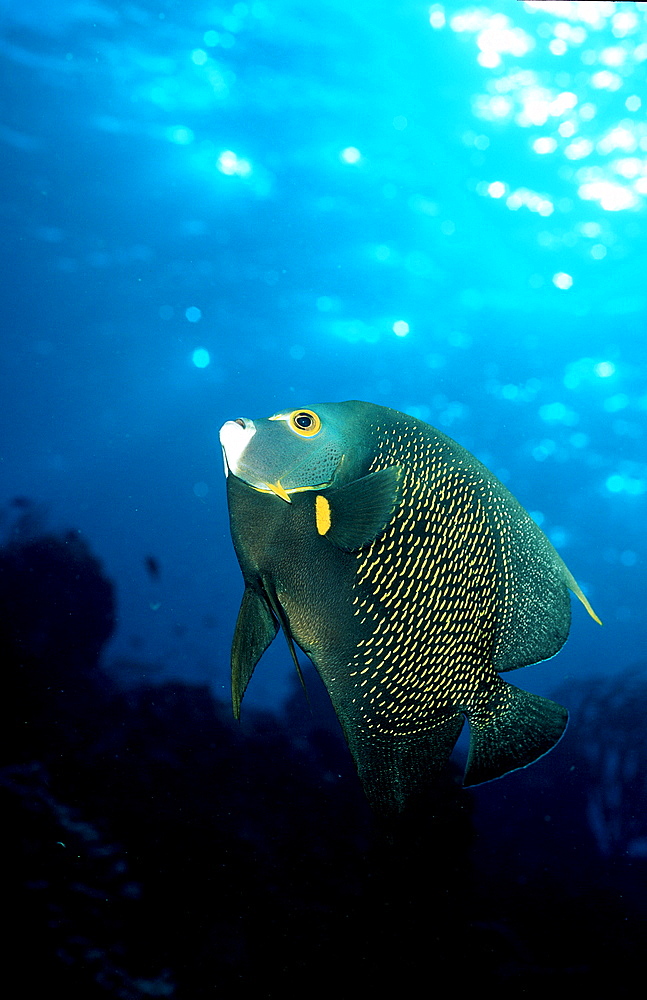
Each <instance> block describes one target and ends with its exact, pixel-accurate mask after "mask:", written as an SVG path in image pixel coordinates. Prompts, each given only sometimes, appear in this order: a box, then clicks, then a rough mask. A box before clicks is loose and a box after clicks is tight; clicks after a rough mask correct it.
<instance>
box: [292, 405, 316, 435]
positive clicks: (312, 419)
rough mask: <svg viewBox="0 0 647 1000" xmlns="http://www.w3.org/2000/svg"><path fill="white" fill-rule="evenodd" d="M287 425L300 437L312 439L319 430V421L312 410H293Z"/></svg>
mask: <svg viewBox="0 0 647 1000" xmlns="http://www.w3.org/2000/svg"><path fill="white" fill-rule="evenodd" d="M288 423H289V424H290V427H291V428H292V430H293V431H296V433H297V434H300V435H301V437H314V435H315V434H317V433H318V432H319V431H320V429H321V420H320V419H319V417H318V416H317V414H316V413H315V412H314V410H295V411H294V412H293V413H291V414H290V416H289V419H288Z"/></svg>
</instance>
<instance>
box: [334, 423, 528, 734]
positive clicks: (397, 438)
mask: <svg viewBox="0 0 647 1000" xmlns="http://www.w3.org/2000/svg"><path fill="white" fill-rule="evenodd" d="M413 435H415V432H412V433H411V434H405V435H403V434H392V436H391V438H390V439H388V438H387V439H386V440H383V441H382V447H381V448H380V449H379V450H378V453H377V454H376V455H375V457H374V459H373V462H372V464H371V468H370V471H371V472H375V471H379V470H380V469H383V468H386V467H388V466H389V465H393V464H398V463H400V464H402V465H403V466H404V467H405V475H404V477H403V484H402V499H401V505H400V508H399V510H398V511H397V513H396V514H395V516H394V518H393V519H392V522H391V524H390V525H389V527H388V528H387V530H386V532H385V534H384V535H382V536H381V537H380V538H378V539H377V540H376V541H374V542H373V543H372V544H371V545H370V546H368V547H367V548H366V549H363V550H360V552H359V553H358V554H357V578H356V584H357V586H358V587H360V588H361V589H362V590H363V589H364V588H368V589H369V593H370V594H371V595H372V596H373V597H374V599H375V600H374V602H373V603H371V604H370V606H369V607H367V606H366V605H367V601H368V598H366V597H365V598H364V600H361V601H360V594H358V595H357V596H356V597H355V602H359V607H358V608H357V610H356V612H355V613H356V614H358V613H359V614H360V615H361V618H360V625H366V626H367V627H368V628H369V629H371V632H370V634H369V635H368V637H365V638H363V639H362V640H360V641H359V642H358V645H357V650H356V653H355V655H354V657H353V659H352V661H351V663H350V664H349V665H348V666H349V676H350V677H355V676H357V674H358V672H359V673H360V674H362V675H363V674H365V672H366V670H367V666H366V665H367V664H369V663H374V662H375V666H374V668H373V670H372V671H371V676H370V680H371V681H378V683H376V684H373V686H372V687H371V688H368V687H366V684H367V683H368V680H369V678H365V679H364V680H363V681H362V682H361V684H360V688H361V690H360V692H359V693H360V694H361V697H362V700H363V702H364V705H365V710H364V713H363V722H364V726H365V728H366V729H368V730H373V729H375V728H377V729H379V731H381V732H388V733H390V734H392V735H394V736H407V735H412V734H413V733H416V732H419V731H421V730H422V729H429V728H432V727H433V725H434V723H435V722H442V721H443V720H444V717H445V715H446V713H449V712H455V711H457V710H459V711H460V710H461V709H463V710H465V709H468V708H470V707H472V705H473V704H474V699H475V697H478V692H479V688H483V687H484V685H485V684H486V682H487V680H488V679H489V676H490V675H491V674H492V666H491V653H492V648H493V643H494V639H495V620H496V615H497V613H498V587H499V579H498V576H497V573H496V572H495V567H496V549H495V543H494V540H493V537H492V533H491V530H490V527H489V525H488V521H487V517H486V513H485V509H484V503H486V502H487V500H488V497H487V495H483V491H482V499H478V498H475V497H474V496H473V495H472V494H471V493H470V491H469V490H467V489H466V488H465V487H466V486H467V485H469V475H468V473H467V472H466V471H465V469H464V468H459V467H452V465H451V464H448V462H447V456H446V455H441V454H439V453H438V449H437V448H436V447H434V445H433V444H432V443H431V442H428V441H427V440H425V439H424V437H423V436H422V435H420V436H417V435H416V436H415V437H414V436H413ZM412 454H413V462H412V461H411V457H410V456H411V455H412ZM407 456H409V463H408V465H407V463H406V459H407ZM489 499H490V501H491V500H492V498H491V496H490V497H489ZM497 514H498V519H497V520H498V522H500V523H499V527H500V530H501V532H502V533H503V534H504V533H505V531H506V530H508V531H509V525H508V524H507V523H506V521H505V518H504V517H503V515H502V513H501V511H500V510H499V511H498V512H497ZM503 573H504V580H505V581H507V583H506V586H507V589H509V573H508V572H507V560H506V559H505V558H504V560H503ZM508 597H513V595H511V594H510V595H508V593H507V591H506V598H508ZM504 603H505V602H504ZM394 612H397V613H396V614H394ZM362 667H363V669H362ZM380 678H382V683H380V682H379V679H380ZM475 692H476V695H475ZM353 700H355V699H353ZM438 713H440V715H439V714H438Z"/></svg>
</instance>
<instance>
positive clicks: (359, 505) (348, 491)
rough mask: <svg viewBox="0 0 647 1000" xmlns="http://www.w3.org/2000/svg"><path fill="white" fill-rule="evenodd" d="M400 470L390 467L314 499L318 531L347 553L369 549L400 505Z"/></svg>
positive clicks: (398, 467) (401, 472) (393, 466)
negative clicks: (364, 546) (365, 547)
mask: <svg viewBox="0 0 647 1000" xmlns="http://www.w3.org/2000/svg"><path fill="white" fill-rule="evenodd" d="M402 475H403V470H402V468H401V467H400V466H399V465H390V466H389V467H388V468H387V469H380V471H379V472H371V473H370V475H368V476H364V477H363V478H362V479H357V480H355V482H354V483H348V485H347V486H341V487H340V488H339V489H333V490H326V491H325V492H323V493H319V494H318V495H317V497H316V499H315V517H316V525H317V531H318V532H319V534H320V535H324V536H325V537H326V538H328V539H329V540H330V541H331V542H332V543H333V545H336V546H337V547H338V548H340V549H344V550H345V551H346V552H353V551H354V550H356V549H361V548H362V546H363V545H369V544H370V542H372V541H373V540H374V539H375V538H377V536H378V535H380V534H381V533H382V532H383V531H384V529H385V528H386V526H387V524H388V523H389V521H390V520H391V518H392V516H393V514H394V512H395V511H396V510H397V508H398V506H399V504H400V491H401V481H402Z"/></svg>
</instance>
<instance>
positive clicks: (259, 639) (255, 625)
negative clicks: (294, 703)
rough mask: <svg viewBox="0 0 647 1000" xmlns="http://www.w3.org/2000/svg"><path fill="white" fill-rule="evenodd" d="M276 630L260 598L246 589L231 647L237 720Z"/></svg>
mask: <svg viewBox="0 0 647 1000" xmlns="http://www.w3.org/2000/svg"><path fill="white" fill-rule="evenodd" d="M278 630H279V626H278V622H277V621H276V619H275V617H274V616H273V614H272V612H271V611H270V609H269V607H268V605H267V603H266V601H265V599H264V597H263V595H262V594H260V593H259V592H258V591H257V590H254V589H253V588H252V587H249V586H248V587H247V588H246V589H245V593H244V594H243V600H242V603H241V605H240V611H239V612H238V620H237V622H236V629H235V631H234V641H233V644H232V647H231V700H232V707H233V710H234V717H235V718H236V719H239V718H240V704H241V702H242V700H243V695H244V694H245V689H246V688H247V685H248V684H249V679H250V677H251V676H252V674H253V673H254V667H255V666H256V664H257V663H258V661H259V660H260V658H261V656H262V655H263V653H264V652H265V650H266V649H267V647H268V646H269V644H270V643H271V642H272V640H273V638H274V636H275V635H276V633H277V632H278Z"/></svg>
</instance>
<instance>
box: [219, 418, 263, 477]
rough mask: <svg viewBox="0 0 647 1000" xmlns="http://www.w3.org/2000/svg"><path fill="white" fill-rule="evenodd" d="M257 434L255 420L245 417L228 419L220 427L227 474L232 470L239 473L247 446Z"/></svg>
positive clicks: (235, 473)
mask: <svg viewBox="0 0 647 1000" xmlns="http://www.w3.org/2000/svg"><path fill="white" fill-rule="evenodd" d="M254 434H256V428H255V427H254V421H253V420H248V419H247V418H245V417H241V418H240V422H239V421H238V420H228V421H227V423H226V424H223V425H222V427H221V428H220V444H221V445H222V455H223V458H224V460H225V475H226V476H227V475H228V474H229V473H230V472H233V474H234V475H237V473H238V468H239V466H240V462H241V459H242V456H243V453H244V451H245V448H246V447H247V445H248V444H249V442H250V441H251V439H252V438H253V437H254Z"/></svg>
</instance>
